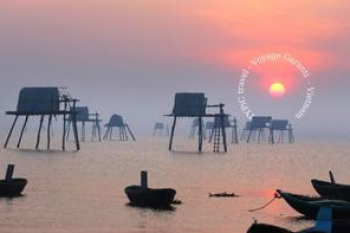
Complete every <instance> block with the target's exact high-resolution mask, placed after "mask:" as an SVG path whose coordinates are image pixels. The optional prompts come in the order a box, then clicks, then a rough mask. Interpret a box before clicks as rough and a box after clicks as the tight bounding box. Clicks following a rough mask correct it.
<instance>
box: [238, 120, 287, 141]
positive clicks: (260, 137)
mask: <svg viewBox="0 0 350 233" xmlns="http://www.w3.org/2000/svg"><path fill="white" fill-rule="evenodd" d="M276 136H277V138H278V139H277V141H276V140H275V138H276ZM286 136H287V137H288V142H289V143H293V142H294V135H293V128H292V124H291V123H289V122H288V120H280V119H272V117H271V116H254V117H252V120H251V121H248V122H247V123H246V125H245V127H244V129H243V130H242V134H241V140H246V142H247V143H249V142H257V143H261V142H268V143H272V144H273V143H275V142H281V143H282V142H285V137H286Z"/></svg>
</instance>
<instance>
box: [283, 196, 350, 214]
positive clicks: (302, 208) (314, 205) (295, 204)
mask: <svg viewBox="0 0 350 233" xmlns="http://www.w3.org/2000/svg"><path fill="white" fill-rule="evenodd" d="M277 193H278V194H279V195H280V196H281V197H282V198H283V199H284V200H285V201H286V202H287V203H288V204H289V205H290V207H292V208H293V209H294V210H296V211H297V212H299V213H300V214H302V215H305V216H306V217H307V218H311V219H316V218H317V214H318V211H319V209H320V208H321V207H329V208H331V209H332V215H333V218H335V219H343V218H349V217H350V203H349V202H345V201H336V200H327V199H322V198H311V197H307V196H302V195H297V194H291V193H287V192H283V191H281V190H277Z"/></svg>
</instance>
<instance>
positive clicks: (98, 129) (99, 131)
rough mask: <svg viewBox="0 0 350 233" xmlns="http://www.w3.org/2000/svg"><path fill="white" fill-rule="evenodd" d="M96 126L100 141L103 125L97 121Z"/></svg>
mask: <svg viewBox="0 0 350 233" xmlns="http://www.w3.org/2000/svg"><path fill="white" fill-rule="evenodd" d="M96 127H97V134H98V141H99V142H100V141H101V127H100V122H99V121H97V123H96Z"/></svg>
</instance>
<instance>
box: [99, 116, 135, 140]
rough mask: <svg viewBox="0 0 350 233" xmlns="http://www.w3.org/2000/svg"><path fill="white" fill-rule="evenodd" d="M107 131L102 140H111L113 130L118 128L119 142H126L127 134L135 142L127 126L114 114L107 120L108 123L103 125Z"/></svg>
mask: <svg viewBox="0 0 350 233" xmlns="http://www.w3.org/2000/svg"><path fill="white" fill-rule="evenodd" d="M105 127H107V130H106V132H105V134H104V136H103V139H104V140H107V139H109V140H112V134H113V129H114V128H118V131H119V141H128V140H129V137H128V133H129V134H130V136H131V138H132V140H134V141H136V139H135V136H134V135H133V133H132V132H131V130H130V128H129V126H128V124H126V123H125V122H124V120H123V118H122V117H121V116H120V115H117V114H114V115H112V116H111V118H110V119H109V122H108V123H107V124H105Z"/></svg>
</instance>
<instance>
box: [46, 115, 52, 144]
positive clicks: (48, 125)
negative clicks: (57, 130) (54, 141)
mask: <svg viewBox="0 0 350 233" xmlns="http://www.w3.org/2000/svg"><path fill="white" fill-rule="evenodd" d="M51 122H52V115H50V116H49V121H48V122H47V149H48V150H50V147H51Z"/></svg>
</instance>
